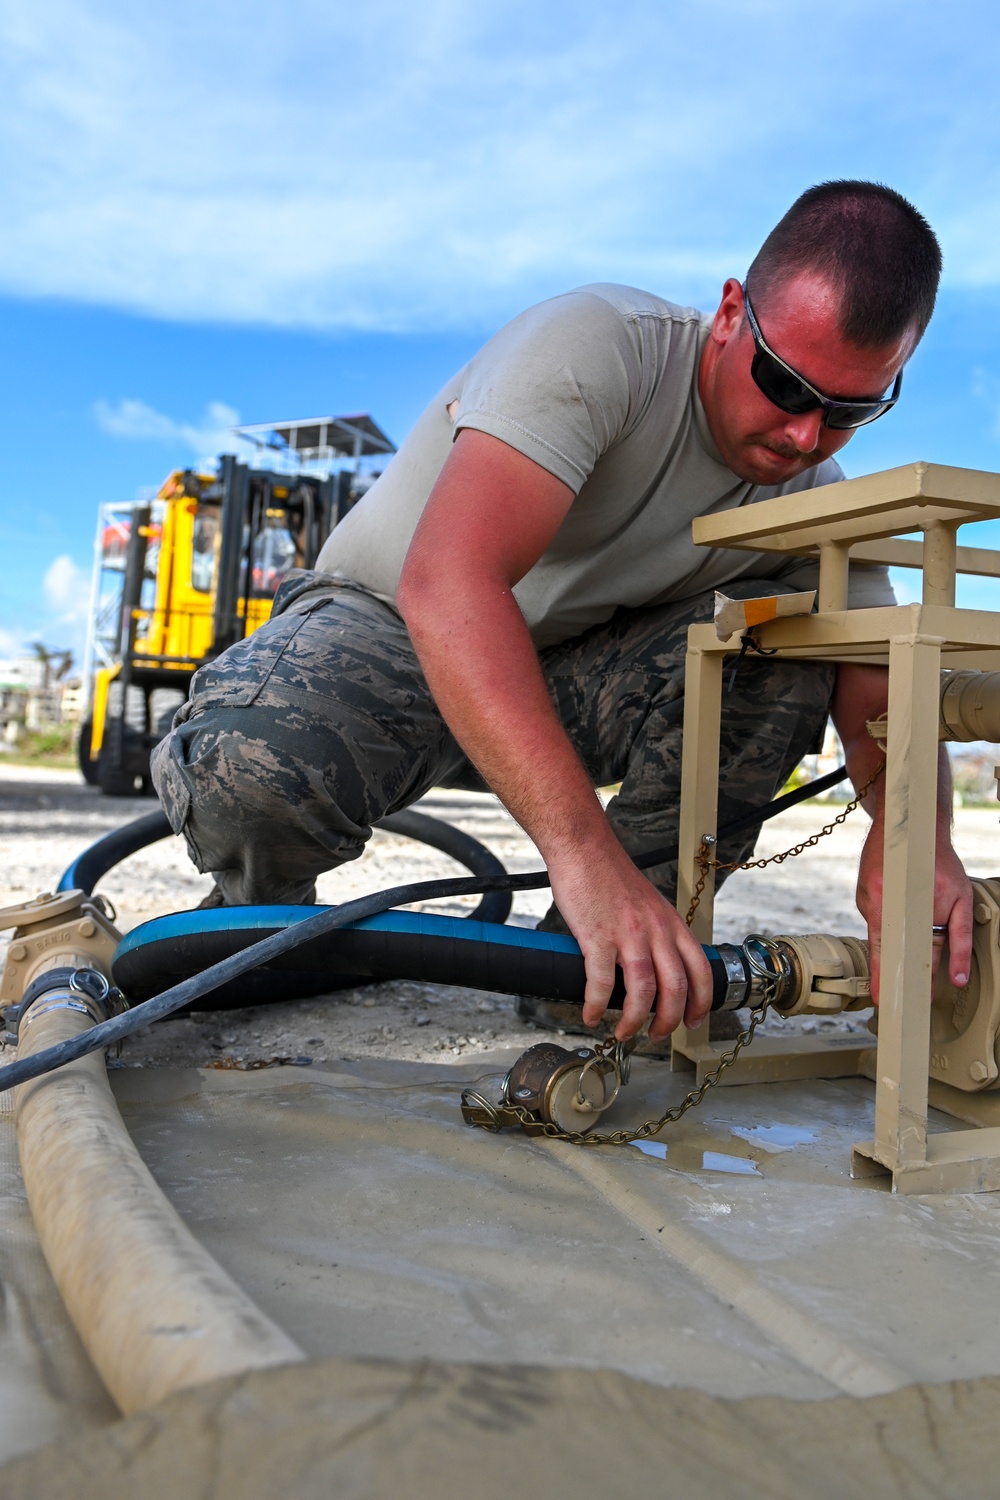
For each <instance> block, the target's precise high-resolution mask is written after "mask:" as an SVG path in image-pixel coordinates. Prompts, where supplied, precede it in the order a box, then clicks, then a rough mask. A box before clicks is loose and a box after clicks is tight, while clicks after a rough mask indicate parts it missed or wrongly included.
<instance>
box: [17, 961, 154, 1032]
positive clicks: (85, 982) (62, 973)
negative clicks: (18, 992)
mask: <svg viewBox="0 0 1000 1500" xmlns="http://www.w3.org/2000/svg"><path fill="white" fill-rule="evenodd" d="M127 1009H128V1002H127V1001H126V999H125V997H124V995H123V994H122V993H121V991H120V990H118V989H114V988H112V986H111V985H110V984H109V983H108V980H107V978H106V977H105V975H103V974H102V973H101V972H100V970H99V969H90V968H69V967H61V968H56V969H47V970H46V971H45V973H44V974H40V975H39V976H38V978H37V979H36V980H34V981H33V982H32V983H31V984H30V985H29V986H28V988H27V990H26V991H25V993H24V998H23V999H22V1000H21V1001H20V1003H19V1004H17V1005H9V1006H7V1008H6V1009H5V1011H4V1020H5V1022H6V1026H7V1034H8V1039H9V1040H11V1041H14V1042H16V1041H17V1040H18V1038H19V1036H20V1034H21V1028H22V1027H23V1026H26V1025H29V1024H30V1022H31V1020H32V1018H33V1017H34V1016H35V1015H38V1014H41V1013H42V1012H47V1011H50V1010H75V1011H79V1013H80V1014H81V1015H84V1016H86V1017H87V1018H88V1019H89V1021H90V1022H91V1024H92V1025H95V1026H96V1025H98V1024H99V1023H100V1022H101V1021H107V1020H109V1019H110V1018H111V1016H114V1015H118V1014H119V1013H120V1012H121V1011H124V1010H127Z"/></svg>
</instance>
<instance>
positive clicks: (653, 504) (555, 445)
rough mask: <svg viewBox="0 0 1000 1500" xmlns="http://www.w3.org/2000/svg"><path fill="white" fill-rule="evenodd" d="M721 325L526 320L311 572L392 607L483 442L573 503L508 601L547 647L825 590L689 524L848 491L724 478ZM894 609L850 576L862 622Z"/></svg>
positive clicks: (552, 313)
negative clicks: (745, 582) (441, 483)
mask: <svg viewBox="0 0 1000 1500" xmlns="http://www.w3.org/2000/svg"><path fill="white" fill-rule="evenodd" d="M710 323H711V319H710V318H709V317H708V316H707V315H706V314H704V313H699V312H697V311H696V310H695V309H694V308H690V307H676V306H674V304H673V303H670V302H664V301H663V300H662V299H661V298H659V297H655V296H653V295H652V294H651V293H649V292H641V291H637V290H636V289H635V288H634V287H627V286H615V285H611V284H601V285H594V286H585V287H580V288H579V289H578V290H577V291H574V292H567V293H566V294H565V295H564V296H561V297H553V298H552V299H551V301H548V302H542V303H540V304H539V305H538V306H537V307H532V308H529V309H528V311H527V312H524V313H521V315H520V316H519V317H516V318H514V319H513V321H512V322H510V323H508V324H507V325H506V327H505V328H502V329H501V330H500V332H499V333H498V334H496V335H495V337H493V338H492V339H490V341H489V343H487V344H486V345H484V347H483V348H482V349H481V350H480V351H479V353H478V354H477V355H475V357H474V358H473V359H472V360H470V361H469V363H468V364H467V365H466V366H465V368H464V369H462V370H460V371H459V372H458V374H457V375H455V376H454V378H453V379H452V380H450V381H448V383H447V385H445V386H444V387H443V389H442V390H441V391H440V392H439V393H438V395H437V396H436V397H435V398H434V400H433V401H432V402H431V404H430V406H428V408H427V409H426V411H425V412H424V413H423V415H422V416H421V417H420V419H419V420H418V422H417V423H416V425H415V426H414V428H413V431H412V432H411V433H410V435H409V436H408V437H407V438H406V440H405V442H404V443H403V445H402V447H401V448H400V450H399V452H398V453H397V454H396V455H395V457H394V458H393V459H392V461H391V463H390V464H389V466H388V467H387V469H386V471H385V473H384V474H383V475H382V476H381V478H379V479H378V480H377V481H376V482H375V484H374V485H372V487H371V489H370V490H369V491H368V493H367V494H366V495H365V497H364V499H363V500H361V501H360V503H359V504H358V505H356V506H355V508H354V509H353V510H352V511H351V512H350V513H349V514H348V515H347V516H346V517H345V519H344V520H343V521H341V523H340V525H339V526H337V527H336V528H335V530H334V531H333V533H332V534H331V536H330V538H329V540H328V541H327V543H326V545H325V546H324V548H323V550H322V552H321V553H320V556H319V560H318V562H317V564H316V566H317V568H318V569H320V570H321V571H322V572H325V573H331V574H333V575H335V576H337V577H340V578H343V579H345V580H350V581H352V582H354V583H357V584H360V585H361V586H362V587H363V588H365V589H367V590H368V591H369V592H370V593H373V594H375V595H377V596H378V597H379V598H381V599H383V600H385V601H386V603H389V604H394V603H395V596H396V587H397V584H398V582H399V575H400V571H401V569H402V566H403V559H404V558H405V556H406V552H407V548H408V547H409V545H410V539H411V537H412V536H413V532H414V529H415V528H416V525H417V521H418V520H419V518H420V514H421V511H422V510H423V507H424V504H425V503H426V500H427V497H428V495H429V494H430V491H431V489H432V487H433V485H434V481H435V480H436V478H437V476H438V474H439V472H440V470H441V467H442V465H443V464H444V461H445V459H446V458H447V456H448V452H449V450H450V447H451V444H452V441H453V440H454V437H455V434H456V433H457V432H459V431H461V430H462V428H465V427H472V428H476V429H477V430H478V431H480V432H486V433H490V434H491V435H492V436H493V437H496V438H500V439H501V440H502V441H503V442H505V443H507V444H509V445H510V447H512V448H516V449H517V450H518V451H519V452H520V453H524V454H525V455H526V456H527V457H528V458H531V459H534V461H535V462H536V463H538V464H540V465H541V466H542V468H544V469H547V470H548V471H549V472H550V473H552V474H555V475H556V476H557V478H559V479H561V480H562V481H563V482H564V483H565V484H567V485H569V487H570V488H571V489H572V490H573V492H574V494H575V495H576V499H575V500H574V502H573V504H572V505H571V506H570V509H569V511H568V513H567V515H566V518H565V520H564V521H563V523H562V525H561V526H560V528H559V530H558V532H557V533H556V535H555V537H554V538H553V540H552V542H551V544H550V545H549V547H548V548H547V550H546V551H545V553H544V554H543V555H542V557H540V558H539V560H538V562H537V563H535V565H534V567H533V568H532V569H531V570H530V572H528V573H527V574H526V575H525V577H524V578H522V579H521V581H520V583H518V584H517V586H516V587H515V589H514V594H515V597H516V598H517V601H518V604H519V605H520V607H521V610H522V612H523V614H524V617H525V620H526V621H527V624H528V628H529V629H530V631H531V635H532V638H533V639H534V641H535V642H536V644H537V645H539V646H546V645H552V644H555V643H556V642H558V641H561V640H565V639H567V638H568V637H570V636H574V635H579V634H580V633H581V632H582V631H584V630H586V629H588V628H589V627H590V626H591V625H596V624H599V623H601V622H602V621H604V620H607V619H609V618H610V617H611V615H612V614H614V612H615V610H616V609H618V608H619V607H620V606H622V605H625V606H628V607H635V606H638V605H644V604H658V603H670V602H676V601H679V600H682V599H685V598H688V597H689V596H691V595H693V594H698V593H701V592H702V591H703V590H705V589H710V588H716V587H722V586H724V585H725V584H726V583H727V582H728V581H729V580H731V579H735V578H740V577H757V578H776V577H781V578H782V579H783V580H785V581H786V582H787V583H789V584H790V585H791V586H793V587H794V588H812V587H815V580H816V567H815V564H810V563H804V562H803V561H802V560H801V559H794V558H793V559H789V558H787V557H783V556H782V555H781V554H780V553H773V552H770V553H764V552H742V551H736V550H734V549H732V548H705V547H696V546H695V545H694V543H693V542H692V540H691V522H692V521H693V519H694V518H695V516H703V515H708V514H710V513H712V512H715V511H725V510H732V509H735V507H736V506H739V505H747V504H749V503H751V502H752V501H755V500H765V499H768V498H769V497H770V496H772V495H782V494H788V493H791V492H793V491H796V490H805V489H812V488H813V487H814V486H816V485H821V484H831V483H833V482H834V481H835V480H838V479H842V478H843V477H844V476H843V472H842V470H841V468H840V465H839V464H838V463H836V462H835V461H834V460H833V459H827V460H826V461H825V462H824V463H822V464H819V465H817V467H816V468H814V469H809V470H808V471H807V472H806V473H805V474H802V475H800V476H799V477H798V478H797V479H793V480H790V481H788V483H786V484H782V485H754V484H749V483H747V482H746V481H745V480H742V479H739V478H737V476H736V475H735V474H734V473H733V472H732V470H731V469H728V468H727V467H726V466H725V464H724V463H723V462H722V459H721V456H720V454H719V451H718V449H717V448H716V446H715V443H714V442H713V440H712V436H711V434H710V432H709V429H708V423H707V421H706V419H705V411H704V408H703V406H702V404H701V400H700V398H699V396H698V366H699V362H700V357H701V351H702V349H703V348H704V345H705V341H706V339H707V337H708V332H709V327H710ZM456 403H457V404H456ZM453 419H454V420H453ZM893 602H894V599H893V594H892V590H891V588H890V586H889V582H888V574H887V572H886V570H885V569H884V568H858V567H852V568H851V596H850V604H851V607H852V608H858V607H861V606H871V605H877V604H891V603H893Z"/></svg>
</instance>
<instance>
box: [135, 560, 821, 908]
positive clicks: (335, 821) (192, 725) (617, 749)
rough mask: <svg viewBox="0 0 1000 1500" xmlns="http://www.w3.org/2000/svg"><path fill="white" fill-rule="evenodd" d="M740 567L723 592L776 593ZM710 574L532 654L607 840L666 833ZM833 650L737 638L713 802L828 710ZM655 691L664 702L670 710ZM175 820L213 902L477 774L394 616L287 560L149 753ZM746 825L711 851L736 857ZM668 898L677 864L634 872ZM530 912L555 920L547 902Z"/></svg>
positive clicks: (754, 801)
mask: <svg viewBox="0 0 1000 1500" xmlns="http://www.w3.org/2000/svg"><path fill="white" fill-rule="evenodd" d="M775 587H776V585H775V582H774V580H772V579H767V580H756V579H740V580H739V581H738V582H734V583H733V584H731V585H730V586H729V592H730V593H731V594H733V595H734V596H736V597H742V598H750V597H753V596H754V595H760V594H766V593H774V591H775ZM713 605H714V595H713V593H711V592H708V593H705V594H700V595H698V596H696V597H694V598H691V599H686V600H684V601H683V602H681V603H679V604H670V605H660V606H657V607H655V608H651V609H637V610H624V609H623V610H619V611H618V613H617V614H616V615H615V616H614V617H613V618H612V619H611V620H610V621H608V622H607V623H606V624H604V625H599V626H595V627H594V628H593V629H591V630H589V631H587V632H586V634H584V635H582V636H579V637H576V638H575V639H573V640H570V641H564V642H563V643H562V644H561V645H558V646H553V647H549V648H547V649H545V650H543V651H542V652H541V654H540V659H541V664H542V669H543V672H544V674H545V679H546V682H547V683H548V686H549V692H550V694H551V697H552V701H553V703H554V704H555V707H556V711H557V713H558V715H559V718H560V720H561V722H562V724H563V726H564V727H565V729H566V732H567V734H568V735H569V738H570V740H571V741H572V743H573V745H574V746H575V748H576V750H577V752H578V754H579V755H580V757H581V759H582V761H583V763H584V765H585V766H586V768H587V771H588V773H589V775H590V778H591V781H592V782H593V784H594V785H595V786H608V785H611V784H614V783H619V782H620V783H621V785H620V789H619V791H618V793H617V795H616V796H615V797H613V798H612V800H611V802H610V804H609V806H608V818H609V819H610V821H611V824H612V826H613V828H614V830H615V833H616V834H617V836H618V838H619V839H620V840H621V842H622V844H623V845H624V847H625V848H626V849H627V850H628V851H629V852H630V853H632V854H639V853H642V852H643V851H644V850H647V849H654V848H657V847H658V846H660V845H664V844H670V843H673V842H675V841H676V838H677V832H678V802H679V795H680V769H681V725H680V722H679V720H678V718H677V709H676V704H677V700H678V699H679V698H680V697H681V695H682V694H683V690H684V659H685V653H686V649H687V631H688V626H689V625H691V624H694V623H699V622H704V621H710V620H711V619H712V613H713ZM834 673H835V668H834V667H833V666H832V665H827V664H818V663H815V662H797V661H782V660H780V659H779V658H775V657H760V656H756V657H755V656H748V657H746V658H744V659H743V660H742V661H741V662H740V664H739V666H738V668H737V671H736V678H735V682H734V684H733V687H732V689H731V691H729V692H726V693H724V696H723V707H722V741H721V776H720V795H719V822H720V823H724V822H726V821H727V820H729V819H731V818H735V817H737V816H738V815H739V814H740V813H741V812H745V811H746V810H748V809H749V808H752V807H756V806H761V805H763V804H764V803H766V802H768V801H769V800H770V799H771V798H772V797H773V796H774V795H775V794H776V792H777V791H778V789H780V787H781V786H782V784H783V783H784V781H785V780H786V779H787V777H788V776H789V775H790V774H791V772H792V770H793V769H794V767H795V766H796V765H797V764H798V762H799V760H800V759H801V758H802V756H803V755H804V754H807V753H808V752H809V750H810V749H812V748H816V747H818V742H819V740H820V739H821V737H822V734H823V728H824V725H825V723H826V717H827V712H828V708H829V701H830V696H831V693H832V689H833V682H834ZM671 705H674V707H673V711H672V712H671ZM153 779H154V782H155V784H156V789H157V791H158V793H159V795H160V800H161V802H162V803H163V806H164V808H165V810H166V813H167V817H168V818H169V820H170V825H171V827H172V828H173V829H174V832H175V833H183V834H184V836H185V838H186V840H187V844H188V848H189V850H190V853H191V858H192V859H193V860H194V863H195V864H196V865H197V867H198V869H199V870H202V871H210V872H211V873H212V874H213V875H214V876H215V879H216V882H217V884H218V886H219V887H220V889H221V891H222V894H223V896H224V897H225V900H226V902H227V904H230V905H240V904H243V903H251V904H255V903H258V902H259V903H264V902H301V901H311V900H312V899H313V895H314V884H315V880H316V876H317V875H319V874H320V873H321V872H322V871H324V870H329V869H331V868H333V867H334V866H336V865H339V864H343V863H344V862H345V861H346V860H350V859H356V858H357V857H358V855H360V854H361V852H362V850H363V848H364V845H365V842H366V840H367V839H368V837H369V836H370V834H371V829H372V824H373V823H376V822H378V821H379V819H380V818H382V817H384V816H385V815H386V814H387V813H392V812H398V811H399V810H400V809H401V808H404V807H408V806H409V805H410V804H411V803H412V802H415V801H416V800H417V798H419V797H421V796H422V795H423V794H424V793H425V792H427V791H429V790H430V788H431V787H434V786H446V787H449V786H450V787H464V788H467V789H478V790H485V787H484V784H483V782H482V781H481V779H480V778H479V776H478V774H477V772H476V771H475V769H474V768H473V767H472V766H471V765H470V764H469V762H468V761H467V759H466V758H465V756H464V755H463V753H462V751H461V750H460V748H459V746H458V745H457V744H456V742H455V740H454V738H453V737H452V735H451V733H450V731H449V729H448V728H447V726H446V725H445V723H444V721H443V719H442V718H441V715H440V713H439V712H438V710H437V707H436V706H435V703H434V700H433V699H432V697H431V695H430V691H429V689H428V687H427V683H426V681H425V679H424V675H423V673H422V671H421V669H420V664H419V662H418V661H417V657H416V653H415V652H414V650H413V646H412V644H411V642H410V638H409V636H408V634H407V631H406V627H405V625H404V624H403V622H402V620H401V619H400V618H399V616H398V615H396V614H395V613H394V612H393V611H392V610H391V609H389V608H388V607H387V606H386V605H384V604H382V603H381V602H380V601H379V600H377V599H374V598H373V597H372V596H371V595H369V594H366V593H364V592H363V591H362V590H360V589H357V588H353V587H348V586H344V585H343V584H340V583H338V582H336V581H335V580H333V579H332V578H330V577H329V576H327V575H324V574H322V573H315V572H313V573H307V572H303V571H301V570H297V571H295V572H294V573H292V574H289V575H288V577H287V578H286V579H285V581H284V582H283V583H282V586H281V588H280V589H279V591H278V594H277V597H276V599H275V603H274V610H273V613H272V616H271V619H270V620H269V621H268V623H267V624H266V625H263V626H262V627H261V628H260V629H259V630H256V631H255V632H254V633H253V635H251V636H249V637H248V638H247V639H246V640H245V641H241V642H239V643H238V644H237V645H235V646H232V647H231V648H230V649H229V650H228V651H226V652H225V653H224V654H223V655H222V656H220V657H218V658H217V659H216V660H215V661H213V662H209V663H208V664H206V665H205V666H203V667H202V668H201V669H200V670H199V671H198V672H197V673H196V674H195V676H194V679H193V681H192V684H191V696H190V699H189V701H188V702H187V703H186V704H184V706H183V707H182V708H181V709H180V710H179V711H178V714H177V716H176V718H175V720H174V725H173V728H172V730H171V732H170V734H169V735H168V736H167V737H166V739H165V740H164V741H163V742H162V743H161V744H160V745H159V746H158V747H157V749H156V751H155V752H154V755H153ZM757 831H758V830H757V829H753V828H751V829H748V830H746V831H745V832H744V833H742V834H739V835H737V836H735V837H734V838H732V839H730V840H728V841H724V842H723V843H722V844H721V845H720V848H719V851H718V856H719V858H720V859H722V860H725V861H727V862H735V861H737V860H740V859H744V858H746V857H747V855H748V854H749V852H750V851H751V850H752V848H753V846H754V844H755V842H756V838H757ZM649 873H650V875H651V878H652V879H653V880H654V883H655V884H656V885H657V886H658V887H659V888H660V890H662V891H663V893H664V895H666V896H667V897H668V898H670V899H671V900H672V899H673V897H674V890H675V884H676V875H677V871H676V864H669V865H662V866H659V867H658V868H657V869H656V870H654V871H651V872H649ZM544 925H546V926H559V925H560V923H559V918H558V913H555V912H553V913H550V916H549V918H547V919H546V921H545V924H544Z"/></svg>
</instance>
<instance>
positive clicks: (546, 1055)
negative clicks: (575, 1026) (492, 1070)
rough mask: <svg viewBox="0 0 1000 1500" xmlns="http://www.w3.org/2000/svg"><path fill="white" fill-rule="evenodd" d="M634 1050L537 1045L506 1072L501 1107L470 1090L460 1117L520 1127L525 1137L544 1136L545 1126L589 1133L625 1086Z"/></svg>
mask: <svg viewBox="0 0 1000 1500" xmlns="http://www.w3.org/2000/svg"><path fill="white" fill-rule="evenodd" d="M630 1050H631V1048H630V1047H629V1046H628V1044H627V1043H625V1044H622V1043H617V1044H615V1045H614V1046H613V1047H612V1048H611V1049H610V1050H608V1051H606V1052H597V1051H596V1050H595V1049H594V1048H593V1047H574V1048H573V1050H572V1051H570V1050H569V1049H568V1048H566V1047H559V1046H557V1045H556V1043H555V1042H538V1043H537V1044H536V1045H535V1046H534V1047H529V1048H528V1050H527V1052H523V1053H522V1054H521V1056H520V1057H519V1058H518V1060H517V1062H516V1063H515V1064H514V1066H513V1067H512V1068H511V1070H510V1072H509V1073H508V1074H507V1076H506V1078H505V1079H504V1081H503V1087H502V1089H501V1098H500V1103H499V1104H491V1103H490V1101H489V1100H488V1099H484V1098H483V1096H482V1095H481V1094H477V1093H474V1092H472V1090H469V1089H467V1090H466V1091H465V1092H464V1093H463V1095H462V1117H463V1119H464V1120H465V1123H466V1124H467V1125H480V1126H483V1127H484V1128H485V1129H487V1130H503V1129H505V1128H506V1127H508V1126H511V1125H520V1127H521V1129H522V1130H523V1131H524V1132H525V1134H526V1135H544V1134H545V1132H546V1126H555V1127H556V1129H558V1130H561V1131H565V1132H566V1134H568V1135H585V1134H586V1133H587V1132H588V1131H590V1130H593V1128H594V1126H595V1125H596V1124H597V1121H598V1117H599V1116H600V1115H601V1114H602V1113H603V1112H604V1110H606V1109H609V1108H610V1107H611V1105H612V1104H613V1103H614V1102H615V1100H616V1099H617V1097H618V1092H619V1090H620V1088H621V1086H622V1084H623V1083H625V1082H627V1079H628V1060H629V1059H628V1052H629V1051H630Z"/></svg>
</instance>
